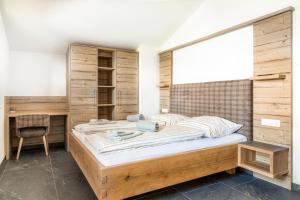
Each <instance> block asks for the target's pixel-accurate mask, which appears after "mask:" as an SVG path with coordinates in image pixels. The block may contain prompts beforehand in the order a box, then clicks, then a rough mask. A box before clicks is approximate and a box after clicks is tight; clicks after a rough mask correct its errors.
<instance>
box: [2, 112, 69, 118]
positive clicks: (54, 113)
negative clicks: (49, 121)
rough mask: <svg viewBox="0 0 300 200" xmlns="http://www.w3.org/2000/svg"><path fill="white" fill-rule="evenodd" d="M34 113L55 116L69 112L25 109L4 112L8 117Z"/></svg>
mask: <svg viewBox="0 0 300 200" xmlns="http://www.w3.org/2000/svg"><path fill="white" fill-rule="evenodd" d="M34 114H48V115H50V116H55V115H68V114H69V113H68V112H67V111H65V112H61V111H57V112H55V111H54V112H53V111H50V112H49V111H48V112H46V111H45V112H32V111H31V112H30V111H28V112H26V111H19V112H18V111H16V112H7V113H6V116H8V117H17V116H20V115H34Z"/></svg>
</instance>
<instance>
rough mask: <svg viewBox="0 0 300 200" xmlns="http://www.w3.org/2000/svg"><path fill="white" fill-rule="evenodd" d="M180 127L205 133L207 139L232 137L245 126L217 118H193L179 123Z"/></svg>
mask: <svg viewBox="0 0 300 200" xmlns="http://www.w3.org/2000/svg"><path fill="white" fill-rule="evenodd" d="M178 125H180V126H185V127H190V128H194V129H197V130H199V131H204V136H205V137H223V136H225V135H230V134H232V133H234V132H236V131H238V130H239V129H240V128H241V127H242V126H243V125H241V124H236V123H234V122H231V121H229V120H226V119H224V118H221V117H215V116H201V117H193V118H190V119H187V120H184V121H181V122H179V123H178Z"/></svg>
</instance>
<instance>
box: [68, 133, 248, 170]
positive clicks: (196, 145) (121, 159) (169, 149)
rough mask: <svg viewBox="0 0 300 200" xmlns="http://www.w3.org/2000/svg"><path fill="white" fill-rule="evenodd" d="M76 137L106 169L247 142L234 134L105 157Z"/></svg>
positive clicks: (244, 138) (127, 151) (79, 137)
mask: <svg viewBox="0 0 300 200" xmlns="http://www.w3.org/2000/svg"><path fill="white" fill-rule="evenodd" d="M73 133H74V135H75V136H76V137H77V138H78V139H79V140H80V141H81V142H82V143H83V144H84V145H85V146H86V147H87V148H88V149H89V150H90V151H91V152H92V153H93V155H94V156H95V157H96V158H97V159H98V160H99V161H100V162H101V163H102V164H103V165H104V166H106V167H109V166H113V165H119V164H125V163H129V162H134V161H140V160H145V159H150V158H157V157H162V156H166V155H172V154H176V153H181V152H187V151H192V150H199V149H203V148H208V147H214V146H219V145H225V144H236V143H240V142H245V141H247V138H246V137H245V136H244V135H241V134H238V133H234V134H231V135H227V136H224V137H220V138H202V139H199V140H193V141H187V142H180V143H172V144H166V145H161V146H155V147H149V148H146V149H134V150H126V151H121V152H117V153H115V154H108V155H105V154H104V155H103V154H100V153H98V151H97V150H96V149H95V148H93V147H92V146H91V145H90V144H89V143H88V142H87V141H86V139H85V137H86V136H85V135H84V134H81V133H80V132H78V131H76V130H73Z"/></svg>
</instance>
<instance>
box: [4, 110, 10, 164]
mask: <svg viewBox="0 0 300 200" xmlns="http://www.w3.org/2000/svg"><path fill="white" fill-rule="evenodd" d="M4 148H5V158H6V160H9V159H10V132H9V117H8V116H6V114H5V116H4Z"/></svg>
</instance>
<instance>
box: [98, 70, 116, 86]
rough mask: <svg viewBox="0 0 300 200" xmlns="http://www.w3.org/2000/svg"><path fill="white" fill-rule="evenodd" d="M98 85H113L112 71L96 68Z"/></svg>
mask: <svg viewBox="0 0 300 200" xmlns="http://www.w3.org/2000/svg"><path fill="white" fill-rule="evenodd" d="M98 85H99V86H102V85H103V86H112V85H113V73H112V71H107V70H106V71H101V70H98Z"/></svg>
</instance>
